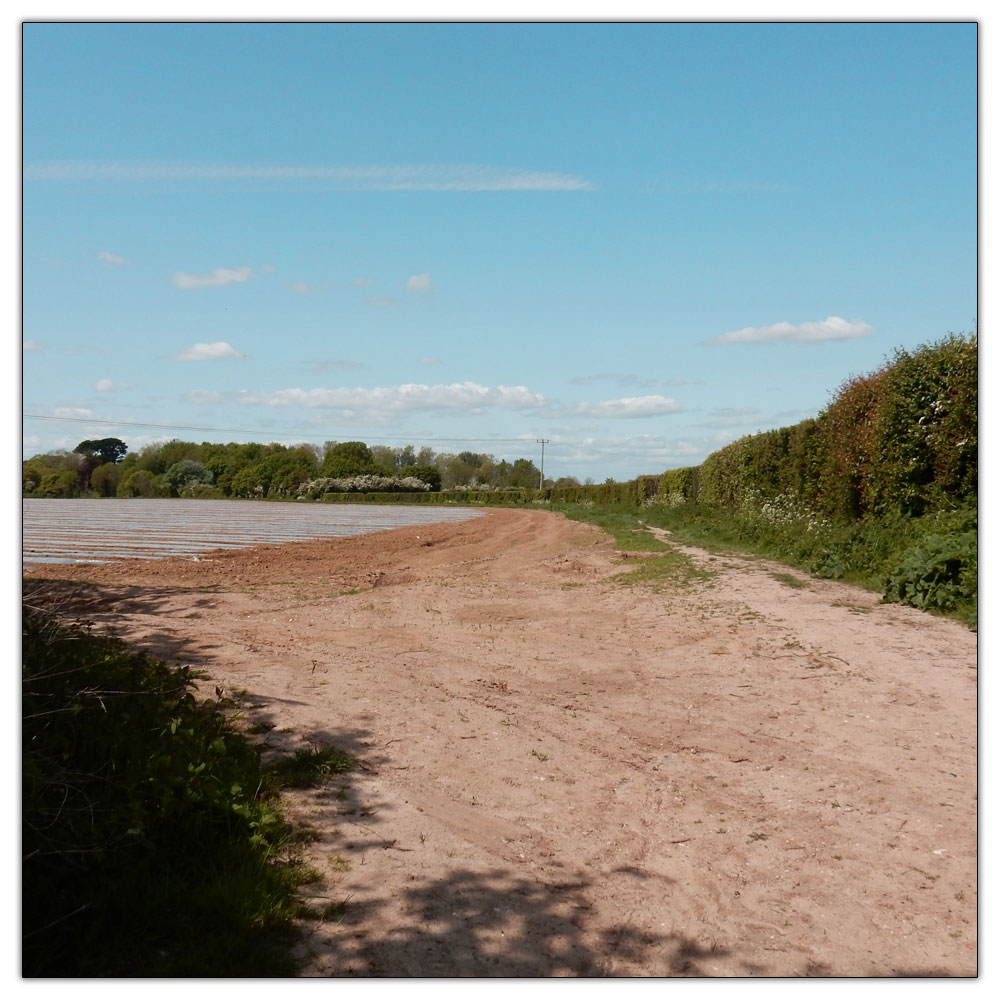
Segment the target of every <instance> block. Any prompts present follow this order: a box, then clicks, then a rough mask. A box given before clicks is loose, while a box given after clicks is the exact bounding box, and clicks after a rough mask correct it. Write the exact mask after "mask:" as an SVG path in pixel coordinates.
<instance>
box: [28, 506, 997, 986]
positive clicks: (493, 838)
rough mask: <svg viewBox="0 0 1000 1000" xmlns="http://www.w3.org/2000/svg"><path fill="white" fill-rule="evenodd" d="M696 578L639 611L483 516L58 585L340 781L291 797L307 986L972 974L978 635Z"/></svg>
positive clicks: (545, 521) (817, 598)
mask: <svg viewBox="0 0 1000 1000" xmlns="http://www.w3.org/2000/svg"><path fill="white" fill-rule="evenodd" d="M693 554H694V557H695V558H696V559H697V560H698V561H699V563H700V564H702V565H704V566H705V567H708V568H711V569H713V570H714V571H715V574H716V575H715V576H714V578H713V579H712V580H710V581H708V582H704V583H697V584H693V585H688V586H686V587H681V588H667V589H663V590H661V591H659V592H656V591H652V590H650V589H648V588H643V587H636V586H625V585H623V584H622V583H621V582H620V581H619V580H616V579H615V576H616V575H617V574H621V573H622V572H623V570H625V569H627V568H628V561H626V563H625V565H622V561H621V554H620V553H615V551H614V547H613V543H611V542H610V541H609V540H608V538H607V536H605V535H603V534H602V533H600V532H599V531H597V530H596V529H594V528H591V527H589V526H586V525H580V524H574V523H572V522H569V521H567V520H565V519H564V518H563V517H561V516H560V515H556V514H551V513H547V512H539V511H509V510H495V511H490V512H488V514H487V516H486V517H484V518H481V519H477V520H474V521H469V522H466V523H463V524H458V525H437V526H431V527H423V528H415V529H401V530H398V531H391V532H383V533H379V534H375V535H367V536H363V537H361V538H353V539H344V540H337V541H320V542H302V543H293V544H289V545H285V546H281V547H271V548H261V549H254V550H250V551H244V552H223V551H219V552H216V553H213V554H212V555H211V556H209V557H207V558H202V560H201V561H199V562H193V561H188V560H162V561H157V562H142V561H131V562H121V563H115V564H109V565H107V566H104V567H93V566H89V567H74V568H65V567H64V568H60V569H58V570H46V571H45V576H47V577H54V576H56V575H59V576H61V577H63V578H66V579H74V580H88V581H91V582H93V583H94V584H96V588H95V589H93V590H92V591H91V595H92V598H93V600H92V602H91V604H90V608H89V611H88V614H89V616H90V617H91V618H93V619H94V620H95V621H98V622H103V623H106V624H108V625H110V626H113V628H114V629H115V630H117V631H118V632H119V633H121V634H123V635H125V636H126V637H129V638H130V639H133V640H136V641H138V642H140V643H141V644H142V645H143V646H145V647H147V648H149V649H151V650H153V651H155V652H156V653H158V654H159V655H161V656H164V657H167V658H170V659H171V660H176V661H180V662H185V663H192V664H195V665H197V666H198V667H199V668H202V669H205V670H206V671H207V672H208V673H209V674H210V675H211V678H212V680H211V682H210V684H209V686H208V689H207V692H206V693H207V694H208V695H209V696H211V694H212V689H211V685H212V684H218V685H220V686H221V687H223V688H224V689H225V690H226V692H227V693H231V694H237V695H238V696H239V697H240V698H242V700H243V701H244V703H245V704H246V705H247V706H248V707H247V711H246V718H247V721H248V723H249V724H253V725H254V726H255V727H256V728H258V729H264V728H266V727H268V726H272V727H273V728H272V729H271V731H270V732H269V733H268V735H267V743H268V745H269V746H270V747H271V748H273V749H274V750H275V751H276V752H277V751H288V750H292V749H296V748H298V747H300V746H305V745H321V744H328V743H334V744H336V745H338V746H339V747H341V748H343V749H345V750H347V751H349V752H350V753H352V754H354V755H356V757H357V759H358V761H359V763H358V766H357V767H356V768H355V770H354V771H353V772H352V773H350V774H348V775H345V776H344V777H343V780H337V781H335V782H334V783H332V784H330V785H327V786H325V787H323V788H321V789H319V790H311V791H303V792H296V793H293V794H291V795H290V796H289V808H290V809H291V810H293V811H294V813H295V815H296V816H297V817H299V818H300V819H301V820H303V821H304V822H306V823H308V824H309V826H310V827H312V828H313V830H314V831H315V835H316V839H315V841H314V842H313V843H312V844H311V845H310V847H309V848H308V850H309V852H310V856H311V858H312V860H313V863H314V864H315V865H316V866H317V867H318V868H320V869H321V870H322V871H323V872H324V873H325V874H326V881H325V883H324V884H322V885H320V886H316V887H313V888H312V889H311V890H310V891H311V893H313V894H314V895H315V897H316V899H315V900H314V902H315V904H316V905H317V906H323V905H327V906H328V911H327V917H326V918H325V919H322V920H319V919H317V920H316V921H311V922H309V923H308V924H307V925H306V926H305V938H304V943H303V950H302V954H303V956H304V958H305V961H306V965H305V971H306V974H308V975H314V976H335V975H359V976H553V975H555V976H561V975H617V976H636V975H639V976H683V975H687V976H694V975H702V976H748V975H749V976H792V975H838V976H887V975H930V974H937V975H948V976H969V975H974V974H975V973H976V968H977V966H976V961H977V938H976V887H977V874H976V851H977V844H976V787H977V781H976V779H977V775H976V765H977V760H976V743H975V741H976V697H977V684H976V655H977V650H976V637H975V635H974V634H972V633H970V632H969V631H968V630H967V629H965V628H964V627H962V626H961V625H959V624H957V623H955V622H951V621H945V620H941V619H936V618H933V617H930V616H928V615H925V614H923V613H921V612H918V611H916V610H913V609H908V608H903V607H898V606H892V605H886V606H883V605H879V604H878V602H877V597H876V596H875V595H872V594H869V593H866V592H864V591H860V590H857V589H854V588H850V587H847V586H844V585H841V584H837V583H832V582H823V581H816V580H811V579H809V578H807V577H804V576H802V575H800V574H794V573H790V571H788V570H787V569H785V568H783V567H776V566H772V565H769V564H766V563H762V562H750V561H744V560H740V559H735V558H732V559H730V558H713V557H711V556H707V555H706V554H704V553H700V552H697V551H694V553H693ZM779 572H780V573H783V574H786V576H785V577H784V578H783V580H784V582H783V581H782V580H779V579H778V578H777V577H776V576H775V575H772V574H775V573H779ZM789 576H791V577H795V578H797V579H798V580H799V582H800V583H802V584H803V586H801V587H793V586H790V585H789V582H788V577H789Z"/></svg>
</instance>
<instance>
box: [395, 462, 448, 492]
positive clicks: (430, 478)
mask: <svg viewBox="0 0 1000 1000" xmlns="http://www.w3.org/2000/svg"><path fill="white" fill-rule="evenodd" d="M397 475H399V476H402V477H404V478H405V477H406V476H412V477H413V478H414V479H419V480H420V481H421V482H422V483H427V485H428V486H430V488H431V489H432V490H434V491H437V490H440V489H441V473H440V472H439V471H438V470H437V469H435V468H434V466H433V465H405V466H403V468H402V469H400V470H399V472H398V473H397Z"/></svg>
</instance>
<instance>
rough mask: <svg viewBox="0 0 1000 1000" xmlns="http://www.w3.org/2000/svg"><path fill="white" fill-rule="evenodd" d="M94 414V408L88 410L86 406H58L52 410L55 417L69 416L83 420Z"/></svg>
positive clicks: (72, 418)
mask: <svg viewBox="0 0 1000 1000" xmlns="http://www.w3.org/2000/svg"><path fill="white" fill-rule="evenodd" d="M93 415H94V411H93V410H88V409H87V408H86V407H84V406H57V407H56V408H55V409H54V410H53V411H52V416H54V417H68V418H69V419H71V420H81V419H86V418H87V417H92V416H93Z"/></svg>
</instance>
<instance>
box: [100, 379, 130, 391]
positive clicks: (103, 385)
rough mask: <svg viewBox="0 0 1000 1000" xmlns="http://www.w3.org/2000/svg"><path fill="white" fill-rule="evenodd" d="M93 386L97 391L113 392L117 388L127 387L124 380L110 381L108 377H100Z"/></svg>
mask: <svg viewBox="0 0 1000 1000" xmlns="http://www.w3.org/2000/svg"><path fill="white" fill-rule="evenodd" d="M94 388H95V389H96V390H97V391H98V392H113V391H115V390H117V389H127V388H128V385H127V384H126V383H125V382H112V381H111V379H109V378H102V379H99V380H98V381H97V382H96V383H95V384H94Z"/></svg>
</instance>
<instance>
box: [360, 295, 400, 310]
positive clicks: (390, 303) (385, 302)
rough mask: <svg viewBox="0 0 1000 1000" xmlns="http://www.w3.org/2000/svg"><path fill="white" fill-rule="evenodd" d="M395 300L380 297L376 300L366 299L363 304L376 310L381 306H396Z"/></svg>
mask: <svg viewBox="0 0 1000 1000" xmlns="http://www.w3.org/2000/svg"><path fill="white" fill-rule="evenodd" d="M396 301H397V300H396V299H391V298H388V297H387V296H382V297H381V298H377V299H366V300H365V304H366V305H369V306H375V307H376V308H379V307H382V306H394V305H395V304H396Z"/></svg>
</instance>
